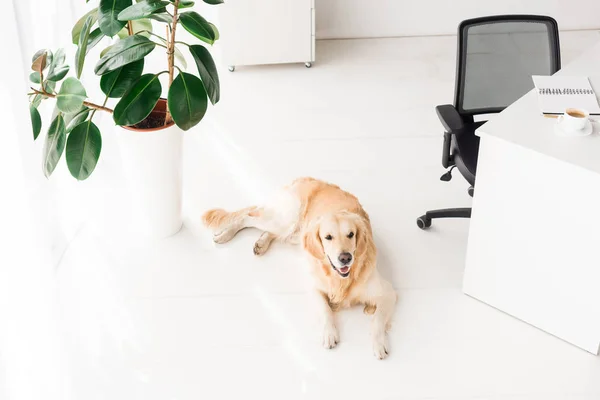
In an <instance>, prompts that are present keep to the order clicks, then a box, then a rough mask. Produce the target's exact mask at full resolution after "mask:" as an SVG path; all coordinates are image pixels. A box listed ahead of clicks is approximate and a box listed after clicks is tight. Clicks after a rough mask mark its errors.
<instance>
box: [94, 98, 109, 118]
mask: <svg viewBox="0 0 600 400" xmlns="http://www.w3.org/2000/svg"><path fill="white" fill-rule="evenodd" d="M107 102H108V96H106V97H105V98H104V103H102V107H104V106H106V103H107ZM104 108H106V107H104ZM98 110H99V109H98V108H96V109H94V111H92V115H91V116H90V122H92V118H94V114H96V111H98Z"/></svg>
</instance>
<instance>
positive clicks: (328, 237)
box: [325, 235, 333, 240]
mask: <svg viewBox="0 0 600 400" xmlns="http://www.w3.org/2000/svg"><path fill="white" fill-rule="evenodd" d="M331 239H333V236H331V235H327V236H325V240H331Z"/></svg>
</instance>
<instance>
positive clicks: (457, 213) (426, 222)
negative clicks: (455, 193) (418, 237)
mask: <svg viewBox="0 0 600 400" xmlns="http://www.w3.org/2000/svg"><path fill="white" fill-rule="evenodd" d="M436 218H471V208H445V209H443V210H432V211H427V212H426V213H425V215H421V216H420V217H419V218H417V226H418V227H419V228H421V229H427V228H429V227H430V226H431V220H432V219H436Z"/></svg>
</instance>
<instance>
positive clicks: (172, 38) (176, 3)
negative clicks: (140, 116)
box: [165, 0, 179, 125]
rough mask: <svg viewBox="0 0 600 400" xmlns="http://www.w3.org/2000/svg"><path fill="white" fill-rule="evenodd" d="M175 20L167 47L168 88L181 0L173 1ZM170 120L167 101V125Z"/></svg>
mask: <svg viewBox="0 0 600 400" xmlns="http://www.w3.org/2000/svg"><path fill="white" fill-rule="evenodd" d="M173 7H174V10H173V22H172V24H171V25H172V27H171V36H170V37H169V39H170V40H169V43H168V46H169V47H168V48H167V57H168V59H169V64H168V65H169V86H168V88H169V89H170V88H171V85H172V84H173V73H174V68H173V66H174V65H175V32H176V30H177V12H178V10H179V0H175V1H174V2H173ZM169 122H171V113H170V112H169V104H168V103H167V114H166V115H165V125H167V124H168V123H169Z"/></svg>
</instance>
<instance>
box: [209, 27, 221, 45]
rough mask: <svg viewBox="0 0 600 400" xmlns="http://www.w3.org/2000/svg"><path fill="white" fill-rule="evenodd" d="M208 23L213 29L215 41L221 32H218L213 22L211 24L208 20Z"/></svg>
mask: <svg viewBox="0 0 600 400" xmlns="http://www.w3.org/2000/svg"><path fill="white" fill-rule="evenodd" d="M209 24H210V27H211V28H212V29H213V32H214V33H215V42H216V41H217V40H219V38H220V37H221V34H220V33H219V30H218V29H217V27H216V26H215V24H212V23H210V22H209Z"/></svg>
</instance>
